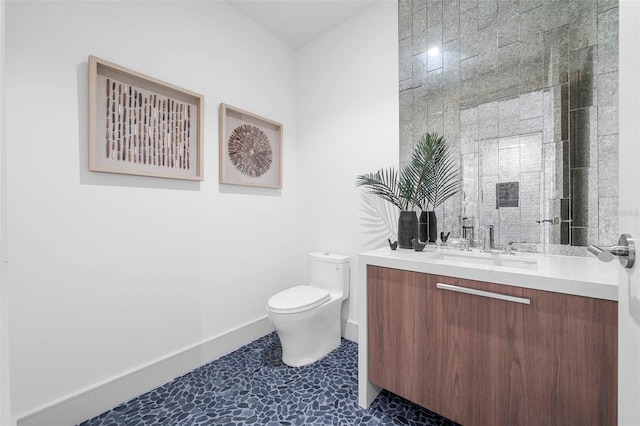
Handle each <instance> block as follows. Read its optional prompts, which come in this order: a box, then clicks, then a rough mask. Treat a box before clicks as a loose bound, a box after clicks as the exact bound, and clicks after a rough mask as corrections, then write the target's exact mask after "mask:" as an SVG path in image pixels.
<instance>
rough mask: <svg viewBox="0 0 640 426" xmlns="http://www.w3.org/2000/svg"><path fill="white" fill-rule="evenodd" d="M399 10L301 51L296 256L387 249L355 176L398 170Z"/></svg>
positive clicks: (375, 13)
mask: <svg viewBox="0 0 640 426" xmlns="http://www.w3.org/2000/svg"><path fill="white" fill-rule="evenodd" d="M397 39H398V6H397V3H396V2H394V1H389V2H383V3H381V4H378V5H376V6H374V7H371V8H369V9H367V10H365V11H364V12H363V13H361V14H360V15H358V16H356V17H355V18H353V19H351V20H350V21H348V22H347V23H345V24H344V25H342V26H341V27H338V28H336V29H335V30H334V31H332V32H330V33H328V34H325V35H324V36H322V37H320V38H319V39H317V40H315V41H313V42H311V43H310V44H308V45H306V46H304V47H303V48H302V49H300V50H299V51H298V55H299V56H298V95H297V104H298V137H297V140H298V147H297V149H298V184H299V185H300V187H301V188H303V189H304V191H303V192H302V193H301V194H300V199H299V201H298V204H297V205H298V215H299V217H300V218H302V219H303V224H302V229H301V231H300V233H301V239H302V241H301V245H302V250H301V252H302V253H304V252H307V251H309V250H312V249H314V248H316V249H320V250H326V251H333V252H336V253H343V254H348V255H350V256H352V260H351V298H350V301H349V303H348V304H345V307H344V309H343V315H344V316H345V317H346V318H348V319H349V321H350V322H351V323H355V322H356V318H357V316H356V310H355V305H356V304H355V296H356V294H355V288H356V283H357V282H358V277H357V269H358V268H357V253H359V252H362V251H365V250H370V249H372V248H375V247H377V246H380V245H381V244H386V239H385V238H386V237H384V236H376V235H372V234H370V233H369V232H368V231H369V230H368V229H366V228H365V223H366V222H365V220H363V219H365V218H367V219H368V218H369V217H367V215H366V214H364V213H363V211H362V206H361V201H360V195H359V194H360V190H359V189H357V188H356V187H355V179H356V176H357V175H359V174H362V173H366V172H372V171H376V170H378V169H379V168H380V167H383V166H384V167H386V166H391V165H397V164H398V124H399V121H398V120H399V118H398V116H399V114H398V41H397Z"/></svg>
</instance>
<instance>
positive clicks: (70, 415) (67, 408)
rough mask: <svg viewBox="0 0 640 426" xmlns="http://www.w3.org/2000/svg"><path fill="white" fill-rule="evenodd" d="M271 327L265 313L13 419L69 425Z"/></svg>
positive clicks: (30, 424)
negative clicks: (222, 332)
mask: <svg viewBox="0 0 640 426" xmlns="http://www.w3.org/2000/svg"><path fill="white" fill-rule="evenodd" d="M272 331H273V327H272V326H271V323H270V321H269V319H268V317H267V316H266V315H265V316H264V317H261V318H259V319H257V320H255V321H252V322H249V323H247V324H244V325H242V326H240V327H237V328H235V329H233V330H230V331H228V332H226V333H224V334H221V335H218V336H215V337H213V338H211V339H208V340H206V341H204V342H202V343H199V344H197V345H194V346H192V347H190V348H187V349H184V350H182V351H179V352H177V353H175V354H173V355H170V356H167V357H165V358H163V359H160V360H158V361H155V362H152V363H149V364H148V365H146V366H144V367H142V368H139V369H136V370H133V371H130V372H128V373H125V374H122V375H120V376H118V377H114V378H112V379H109V380H106V381H105V382H102V383H98V384H96V385H94V386H92V387H90V388H88V389H85V390H83V391H81V392H78V393H76V394H73V395H70V396H68V397H65V398H62V399H60V400H59V401H56V402H52V403H51V404H48V405H47V406H45V407H42V408H40V409H38V410H35V411H34V412H32V413H30V414H27V415H23V416H21V417H20V418H18V419H17V426H72V425H76V424H78V423H80V422H83V421H85V420H88V419H90V418H93V417H95V416H97V415H99V414H102V413H104V412H105V411H108V410H110V409H111V408H114V407H116V406H118V405H120V404H122V403H123V402H126V401H129V400H131V399H133V398H135V397H137V396H139V395H142V394H144V393H146V392H148V391H150V390H152V389H155V388H157V387H158V386H162V385H163V384H165V383H167V382H169V381H171V380H173V379H175V378H176V377H180V376H181V375H183V374H185V373H188V372H189V371H191V370H193V369H195V368H198V367H200V366H202V365H205V364H207V363H209V362H211V361H213V360H214V359H217V358H220V357H221V356H223V355H226V354H228V353H230V352H233V351H234V350H236V349H238V348H240V347H242V346H244V345H246V344H247V343H250V342H252V341H254V340H256V339H258V338H260V337H262V336H265V335H267V334H269V333H271V332H272Z"/></svg>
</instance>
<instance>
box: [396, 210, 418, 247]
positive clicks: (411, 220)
mask: <svg viewBox="0 0 640 426" xmlns="http://www.w3.org/2000/svg"><path fill="white" fill-rule="evenodd" d="M412 238H418V217H417V216H416V212H414V211H408V210H402V211H400V217H399V218H398V245H399V246H400V248H408V249H410V248H413V245H412V244H411V239H412Z"/></svg>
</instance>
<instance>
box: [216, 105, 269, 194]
mask: <svg viewBox="0 0 640 426" xmlns="http://www.w3.org/2000/svg"><path fill="white" fill-rule="evenodd" d="M219 118H220V126H219V129H220V153H219V163H220V167H219V170H220V176H219V179H220V183H224V184H231V185H246V186H258V187H263V188H282V124H281V123H278V122H275V121H273V120H269V119H268V118H264V117H260V116H258V115H255V114H252V113H250V112H247V111H244V110H241V109H239V108H235V107H232V106H230V105H227V104H224V103H221V104H220V117H219Z"/></svg>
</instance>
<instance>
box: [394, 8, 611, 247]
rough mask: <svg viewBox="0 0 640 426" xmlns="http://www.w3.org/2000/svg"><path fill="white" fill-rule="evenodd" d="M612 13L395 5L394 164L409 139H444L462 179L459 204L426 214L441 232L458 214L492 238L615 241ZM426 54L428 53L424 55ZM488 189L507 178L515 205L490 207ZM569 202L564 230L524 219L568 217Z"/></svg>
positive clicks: (605, 10) (492, 194) (491, 192)
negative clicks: (428, 135)
mask: <svg viewBox="0 0 640 426" xmlns="http://www.w3.org/2000/svg"><path fill="white" fill-rule="evenodd" d="M617 5H618V4H617V1H616V0H481V1H478V0H415V1H413V2H411V1H408V0H401V1H400V2H399V6H398V7H399V9H398V12H399V13H398V15H399V19H400V22H399V34H398V37H399V48H400V58H399V62H400V63H399V66H400V115H401V117H400V138H401V147H400V150H401V162H403V161H406V160H405V159H406V158H407V157H408V155H407V154H406V153H407V152H408V153H409V154H410V151H411V150H412V149H413V146H414V145H415V138H416V136H417V135H420V134H422V133H424V132H426V131H436V132H439V133H441V134H444V135H445V137H446V138H447V141H448V142H449V145H450V149H451V151H452V153H455V155H456V156H458V155H459V157H457V158H459V163H460V165H461V169H462V173H463V180H464V182H463V191H464V197H463V195H462V194H461V195H460V196H457V197H455V199H452V200H449V201H447V203H445V205H443V206H441V207H440V208H439V209H438V212H437V214H438V215H439V218H440V223H442V224H443V226H447V227H451V228H452V234H454V235H456V234H459V232H460V231H461V230H460V228H459V227H460V215H461V211H462V210H463V209H464V210H465V212H466V214H467V216H474V225H475V226H479V225H480V224H485V223H493V224H495V225H496V235H497V237H498V238H500V240H501V241H506V240H507V239H513V240H518V238H520V239H526V240H527V241H530V242H534V243H550V244H561V243H568V242H570V241H573V242H574V243H576V244H584V243H585V241H592V242H593V241H594V240H598V241H601V243H602V241H604V240H607V239H610V238H613V236H615V235H616V234H617V226H618V224H617V213H616V211H617V180H618V175H617V166H615V164H616V162H617V144H618V139H617V134H618V121H617V120H618V119H617V115H618V101H617V94H618V73H617V66H618V65H617V64H618V47H617V44H618V7H617ZM433 46H438V47H440V48H441V50H440V53H439V54H437V55H435V56H433V57H429V56H428V55H427V54H426V52H427V51H428V49H429V48H431V47H433ZM498 182H519V184H520V188H521V194H520V206H519V207H517V208H506V207H505V208H500V209H496V208H495V185H496V184H497V183H498ZM463 199H464V201H463ZM570 205H571V206H572V209H573V210H574V213H575V215H574V217H573V221H574V223H573V224H570V223H569V222H564V223H560V224H556V225H553V226H552V225H548V224H546V223H545V224H542V225H539V224H537V223H535V221H536V220H539V219H541V218H560V217H565V218H566V219H571V218H570V217H569V216H568V214H569V206H570ZM562 206H565V210H566V214H565V215H564V216H563V215H562V214H561V212H562V211H563V210H562ZM604 214H607V215H608V217H612V218H614V219H611V220H609V221H608V222H607V220H608V219H606V218H603V215H604ZM532 222H533V223H532ZM501 228H502V229H501ZM614 242H615V241H614ZM609 244H611V243H609ZM554 250H555V252H563V253H564V252H566V254H577V253H580V252H579V251H576V250H575V249H571V250H570V249H567V250H564V251H563V249H561V248H557V249H554Z"/></svg>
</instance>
